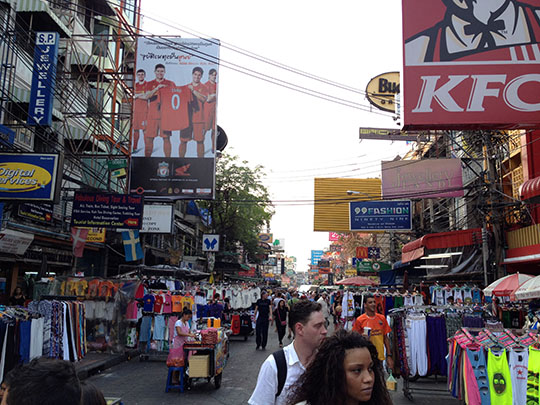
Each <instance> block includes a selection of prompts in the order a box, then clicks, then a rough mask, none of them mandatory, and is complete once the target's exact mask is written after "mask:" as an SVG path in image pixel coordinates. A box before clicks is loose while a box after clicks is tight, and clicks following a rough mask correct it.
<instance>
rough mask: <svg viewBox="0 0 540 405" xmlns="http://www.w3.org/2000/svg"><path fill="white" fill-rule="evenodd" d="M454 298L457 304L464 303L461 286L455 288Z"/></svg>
mask: <svg viewBox="0 0 540 405" xmlns="http://www.w3.org/2000/svg"><path fill="white" fill-rule="evenodd" d="M454 300H455V302H456V303H457V304H463V290H462V289H461V288H454Z"/></svg>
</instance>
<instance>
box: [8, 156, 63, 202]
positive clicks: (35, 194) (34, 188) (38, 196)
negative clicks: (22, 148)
mask: <svg viewBox="0 0 540 405" xmlns="http://www.w3.org/2000/svg"><path fill="white" fill-rule="evenodd" d="M59 160H60V159H59V155H57V154H34V153H18V154H16V153H2V154H0V199H5V200H42V201H53V200H54V199H55V197H56V195H57V189H58V187H57V185H58V179H57V177H58V166H59Z"/></svg>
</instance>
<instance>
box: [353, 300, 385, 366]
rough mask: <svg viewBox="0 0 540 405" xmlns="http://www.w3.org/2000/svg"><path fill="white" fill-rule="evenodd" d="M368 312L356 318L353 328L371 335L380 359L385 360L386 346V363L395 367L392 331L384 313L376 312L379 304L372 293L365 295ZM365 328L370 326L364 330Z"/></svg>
mask: <svg viewBox="0 0 540 405" xmlns="http://www.w3.org/2000/svg"><path fill="white" fill-rule="evenodd" d="M364 302H365V304H364V306H365V308H366V313H365V314H362V315H360V316H359V317H358V318H356V321H355V322H354V325H353V328H352V330H355V331H357V332H358V333H360V334H361V335H364V336H366V337H369V340H371V342H372V343H373V344H374V345H375V347H376V348H377V354H378V355H379V360H381V361H384V359H385V357H384V348H385V347H386V365H387V366H388V368H389V369H393V368H394V360H393V358H392V350H391V348H390V339H389V337H388V334H389V333H390V332H391V331H392V329H390V326H389V325H388V322H387V321H386V318H385V316H384V315H381V314H378V313H376V312H375V309H376V307H377V304H376V302H375V297H374V296H373V295H371V294H369V295H366V296H365V301H364ZM364 328H370V329H366V330H364Z"/></svg>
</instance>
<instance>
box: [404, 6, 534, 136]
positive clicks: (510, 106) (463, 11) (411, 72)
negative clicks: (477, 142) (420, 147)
mask: <svg viewBox="0 0 540 405" xmlns="http://www.w3.org/2000/svg"><path fill="white" fill-rule="evenodd" d="M402 9H403V38H404V68H403V72H404V80H403V85H404V88H403V95H404V103H403V108H404V129H405V130H410V129H464V130H467V129H512V128H539V127H540V48H539V41H540V35H539V33H540V17H539V15H540V0H524V1H518V0H507V1H471V0H466V1H457V0H452V1H451V0H446V1H442V0H403V7H402Z"/></svg>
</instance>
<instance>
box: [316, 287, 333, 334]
mask: <svg viewBox="0 0 540 405" xmlns="http://www.w3.org/2000/svg"><path fill="white" fill-rule="evenodd" d="M327 296H328V295H327V294H326V293H322V295H321V296H320V297H319V299H318V300H317V302H318V303H319V304H321V308H322V313H323V316H324V320H325V321H326V324H325V325H324V326H326V327H327V328H328V318H329V317H330V312H329V311H328V303H327V302H326V299H327V298H326V297H327Z"/></svg>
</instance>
